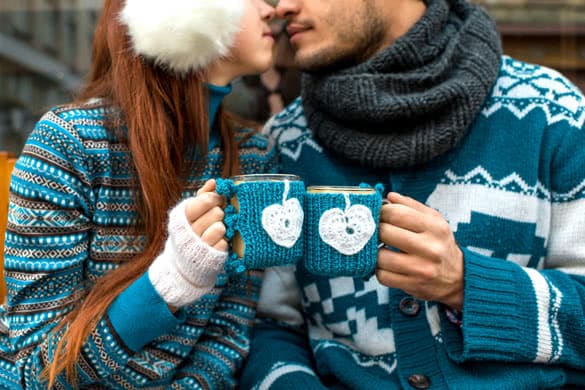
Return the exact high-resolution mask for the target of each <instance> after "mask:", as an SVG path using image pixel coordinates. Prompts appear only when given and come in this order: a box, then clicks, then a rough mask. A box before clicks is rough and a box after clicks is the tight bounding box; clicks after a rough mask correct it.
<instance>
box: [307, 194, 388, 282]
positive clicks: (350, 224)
mask: <svg viewBox="0 0 585 390" xmlns="http://www.w3.org/2000/svg"><path fill="white" fill-rule="evenodd" d="M381 205H382V197H381V195H380V193H379V192H373V193H370V194H352V193H324V192H322V193H306V195H305V248H306V250H305V260H304V262H305V268H306V269H307V270H308V271H309V272H311V273H313V274H316V275H323V276H330V277H337V276H351V277H369V276H371V275H372V274H373V273H374V272H375V269H376V262H377V256H378V230H379V219H380V208H381Z"/></svg>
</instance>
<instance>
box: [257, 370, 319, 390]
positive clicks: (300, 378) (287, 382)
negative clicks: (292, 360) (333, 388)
mask: <svg viewBox="0 0 585 390" xmlns="http://www.w3.org/2000/svg"><path fill="white" fill-rule="evenodd" d="M255 388H256V389H258V390H268V389H270V390H294V389H303V390H324V389H326V387H325V386H323V384H321V381H320V380H319V378H318V377H317V376H316V375H315V373H314V372H313V371H312V370H311V369H310V368H308V367H305V366H301V365H297V364H282V365H280V366H278V365H277V366H276V367H273V368H272V369H271V370H270V373H269V374H268V376H266V377H265V378H264V379H263V380H262V382H260V383H259V384H257V386H256V387H255Z"/></svg>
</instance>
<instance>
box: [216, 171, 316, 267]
mask: <svg viewBox="0 0 585 390" xmlns="http://www.w3.org/2000/svg"><path fill="white" fill-rule="evenodd" d="M285 176H290V175H285ZM253 177H254V180H253V181H239V180H230V179H218V180H217V189H216V192H217V193H218V194H220V195H223V196H225V197H226V198H227V199H228V201H230V203H231V204H230V205H229V206H227V207H226V209H225V218H224V223H225V225H226V238H227V239H228V240H229V241H230V246H231V248H230V256H229V258H228V260H227V262H226V264H225V270H226V272H228V273H232V274H234V273H235V274H237V273H241V272H244V271H246V270H249V269H263V268H267V267H273V266H282V265H289V264H295V263H296V262H297V261H299V260H300V259H301V257H302V256H303V250H304V243H303V240H302V239H301V233H302V229H303V220H304V212H303V195H304V193H305V185H304V183H303V182H302V181H301V180H280V181H276V180H274V177H278V176H277V175H276V176H275V175H253Z"/></svg>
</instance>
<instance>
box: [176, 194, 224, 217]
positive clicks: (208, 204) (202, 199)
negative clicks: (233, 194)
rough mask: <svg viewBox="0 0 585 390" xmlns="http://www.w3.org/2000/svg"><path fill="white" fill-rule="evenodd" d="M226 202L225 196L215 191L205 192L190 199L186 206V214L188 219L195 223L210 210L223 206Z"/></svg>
mask: <svg viewBox="0 0 585 390" xmlns="http://www.w3.org/2000/svg"><path fill="white" fill-rule="evenodd" d="M223 204H224V198H223V196H221V195H218V194H216V193H215V192H205V193H202V194H201V195H197V196H196V197H194V198H191V199H189V202H188V203H187V205H186V207H185V214H186V217H187V221H189V223H190V224H193V223H194V222H195V221H196V220H198V219H199V218H201V217H202V216H203V215H204V214H206V213H207V212H208V211H209V210H212V209H213V208H215V207H221V206H222V205H223Z"/></svg>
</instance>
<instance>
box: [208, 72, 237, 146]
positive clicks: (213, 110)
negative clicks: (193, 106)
mask: <svg viewBox="0 0 585 390" xmlns="http://www.w3.org/2000/svg"><path fill="white" fill-rule="evenodd" d="M207 88H208V89H209V127H210V129H211V133H210V135H209V150H211V149H213V148H216V147H218V146H219V144H220V134H219V129H218V128H217V126H216V123H215V120H216V117H217V112H218V111H219V107H220V106H221V103H222V101H223V99H224V98H225V97H226V96H227V95H229V94H230V92H231V91H232V86H231V84H229V85H226V86H219V85H213V84H207Z"/></svg>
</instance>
